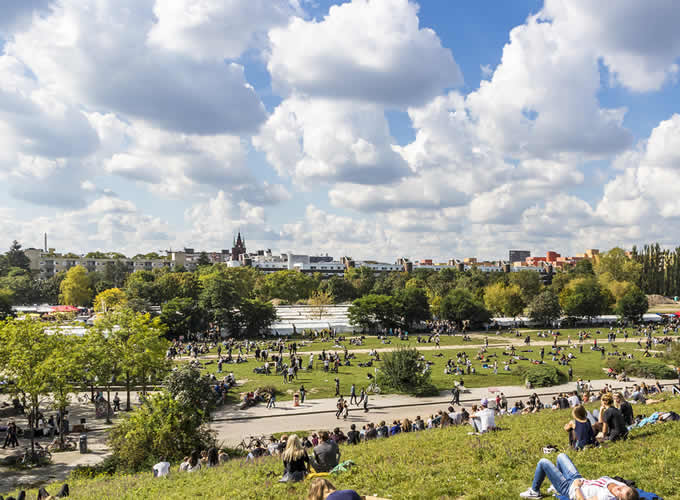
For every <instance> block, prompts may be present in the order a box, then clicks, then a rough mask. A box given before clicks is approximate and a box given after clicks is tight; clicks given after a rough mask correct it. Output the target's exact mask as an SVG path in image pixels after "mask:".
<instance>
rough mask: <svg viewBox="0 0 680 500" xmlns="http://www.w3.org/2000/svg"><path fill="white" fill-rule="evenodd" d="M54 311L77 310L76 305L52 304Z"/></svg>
mask: <svg viewBox="0 0 680 500" xmlns="http://www.w3.org/2000/svg"><path fill="white" fill-rule="evenodd" d="M52 310H53V311H54V312H60V313H66V312H78V308H77V307H76V306H52Z"/></svg>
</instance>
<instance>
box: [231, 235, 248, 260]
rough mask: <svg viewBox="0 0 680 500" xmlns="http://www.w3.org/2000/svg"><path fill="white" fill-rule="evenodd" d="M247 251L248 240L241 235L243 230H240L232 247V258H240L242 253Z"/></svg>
mask: <svg viewBox="0 0 680 500" xmlns="http://www.w3.org/2000/svg"><path fill="white" fill-rule="evenodd" d="M245 253H246V240H245V238H242V237H241V231H239V232H238V236H237V237H236V241H234V246H233V247H232V249H231V260H239V257H241V255H244V254H245Z"/></svg>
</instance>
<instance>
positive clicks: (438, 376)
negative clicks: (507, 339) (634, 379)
mask: <svg viewBox="0 0 680 500" xmlns="http://www.w3.org/2000/svg"><path fill="white" fill-rule="evenodd" d="M396 345H397V346H398V345H400V344H396ZM630 347H631V348H633V347H637V346H636V345H635V344H633V343H630ZM529 350H530V351H532V352H522V351H529ZM545 351H546V353H545V358H544V361H545V362H546V363H548V364H553V365H554V366H556V367H557V368H558V369H560V370H561V371H562V372H563V373H564V374H565V375H566V374H567V369H568V368H567V367H566V366H559V365H558V363H557V362H553V361H551V355H550V347H549V346H545ZM457 352H461V351H459V350H446V349H441V350H423V351H421V353H422V355H423V356H424V357H425V360H427V361H432V362H434V365H432V366H431V370H432V376H431V377H432V382H433V384H434V386H435V387H436V388H437V389H438V390H439V391H448V390H450V389H451V388H452V387H453V384H454V381H459V380H460V379H461V378H463V380H464V382H465V386H466V387H471V388H472V387H496V386H508V385H524V379H523V378H521V377H520V376H519V375H518V374H517V370H518V368H519V367H521V366H527V365H529V364H530V361H519V362H518V363H517V364H513V365H511V371H510V372H506V371H503V361H504V360H507V359H509V357H508V356H504V355H503V354H502V352H503V349H501V348H493V347H491V348H490V349H489V350H488V354H496V355H497V358H492V360H491V364H493V359H497V360H498V374H496V375H494V374H493V370H492V369H491V368H482V362H481V361H478V360H477V359H476V355H477V353H478V352H479V349H463V350H462V352H466V353H467V354H468V356H469V357H470V358H471V359H472V366H473V367H474V368H475V369H476V372H477V373H476V374H474V375H472V374H471V375H463V377H460V376H457V375H446V374H444V367H445V365H446V362H447V360H448V359H449V358H452V359H454V360H455V357H456V353H457ZM573 352H574V355H575V356H576V359H575V360H572V362H571V364H572V368H573V376H574V380H576V379H577V378H579V377H581V378H582V379H584V380H587V379H591V380H596V379H602V378H605V377H606V374H605V372H604V371H603V368H605V366H606V360H607V358H604V359H602V357H601V355H600V353H599V352H596V351H595V352H594V351H590V346H585V345H584V350H583V354H580V353H579V352H578V350H577V349H573ZM517 353H518V354H521V355H523V356H525V357H527V358H529V359H536V360H538V359H540V347H537V346H533V347H532V346H528V347H524V346H521V347H520V346H518V347H517ZM385 354H386V353H385V352H382V353H381V357H383V356H384V355H385ZM438 354H442V355H443V356H442V357H437V355H438ZM635 354H636V358H639V357H641V352H640V351H635ZM355 356H356V358H355V359H353V360H352V361H351V363H352V366H341V367H340V369H339V373H337V374H336V373H333V372H324V371H323V364H322V363H321V362H320V361H318V359H317V357H316V355H315V361H314V370H312V371H311V372H310V371H307V370H306V369H305V370H302V371H299V372H298V379H297V380H295V381H294V382H293V383H292V384H286V383H284V382H283V377H282V376H281V375H273V374H272V375H260V374H255V373H253V369H254V368H255V367H259V366H262V365H263V363H260V362H256V361H255V360H254V359H252V358H251V359H250V360H249V361H248V362H247V363H240V364H224V365H223V366H222V374H221V375H220V374H216V375H217V376H218V378H220V377H222V376H224V375H226V374H227V373H229V372H233V373H234V375H235V377H236V380H237V381H239V382H240V383H241V385H239V386H238V388H237V389H236V391H238V392H246V391H252V390H255V389H256V388H258V387H265V386H273V387H274V388H275V389H276V390H277V399H278V400H279V401H282V400H290V399H292V398H293V394H294V393H296V392H298V390H299V387H300V385H302V384H303V385H304V386H305V389H306V390H307V398H308V399H318V398H331V397H334V396H335V378H336V377H337V378H339V379H340V391H341V393H342V394H343V395H348V394H349V389H350V386H351V385H352V384H356V389H357V393H359V392H360V391H361V388H362V387H366V386H367V385H368V383H369V380H368V377H367V374H368V373H371V374H375V368H376V367H377V368H379V367H380V364H381V363H380V362H378V363H374V364H373V367H359V366H358V363H359V362H365V361H368V360H369V359H370V358H369V356H368V354H365V353H357V354H355ZM302 359H303V367H305V368H306V367H307V362H308V360H309V356H308V355H304V354H303V355H302ZM285 360H286V361H287V360H288V355H287V354H286V355H285ZM208 363H209V364H207V365H205V371H206V372H207V373H216V371H217V363H216V362H215V361H214V360H208ZM490 366H491V365H490ZM381 389H383V391H382V393H383V394H386V393H388V391H387V390H386V388H381ZM236 391H232V393H235V392H236ZM234 399H235V398H232V401H233V400H234Z"/></svg>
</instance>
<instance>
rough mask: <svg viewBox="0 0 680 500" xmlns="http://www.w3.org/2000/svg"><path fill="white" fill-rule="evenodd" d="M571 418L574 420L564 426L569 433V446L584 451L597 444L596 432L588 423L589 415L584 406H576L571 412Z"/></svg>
mask: <svg viewBox="0 0 680 500" xmlns="http://www.w3.org/2000/svg"><path fill="white" fill-rule="evenodd" d="M571 416H572V417H574V420H570V421H569V422H568V423H567V424H566V425H565V426H564V430H565V431H567V432H568V433H569V445H570V446H571V447H572V448H574V449H575V450H582V449H583V448H585V447H586V446H588V445H595V444H597V440H596V439H595V431H593V427H592V425H590V422H589V421H588V414H587V412H586V409H585V408H584V407H583V405H578V406H575V407H574V408H573V409H572V410H571Z"/></svg>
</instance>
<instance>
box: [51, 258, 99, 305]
mask: <svg viewBox="0 0 680 500" xmlns="http://www.w3.org/2000/svg"><path fill="white" fill-rule="evenodd" d="M59 290H60V291H61V295H60V299H61V303H62V304H66V305H70V306H86V305H88V304H90V302H91V301H92V288H90V278H89V276H88V275H87V269H85V268H84V267H83V266H75V267H72V268H71V269H69V270H68V271H67V272H66V276H65V277H64V280H63V281H62V282H61V285H60V286H59Z"/></svg>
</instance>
